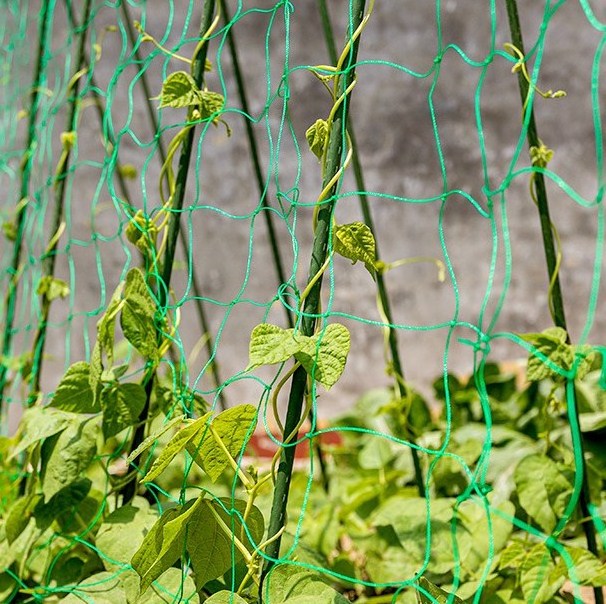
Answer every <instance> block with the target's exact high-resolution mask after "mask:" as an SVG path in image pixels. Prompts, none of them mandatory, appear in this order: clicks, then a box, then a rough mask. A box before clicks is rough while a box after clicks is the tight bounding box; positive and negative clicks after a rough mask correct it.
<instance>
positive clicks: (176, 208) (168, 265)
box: [122, 0, 219, 503]
mask: <svg viewBox="0 0 606 604" xmlns="http://www.w3.org/2000/svg"><path fill="white" fill-rule="evenodd" d="M214 13H215V0H206V1H205V3H204V8H203V10H202V20H201V27H200V42H199V43H198V45H197V47H196V49H195V51H194V55H193V59H192V60H191V72H192V74H191V76H189V75H188V74H186V73H185V72H177V73H179V74H185V75H180V76H177V78H176V79H175V77H174V76H175V74H173V79H172V80H170V81H169V87H168V89H166V87H165V85H164V86H163V90H162V93H163V95H165V94H166V95H167V97H168V98H164V96H163V99H162V100H163V102H164V101H167V102H166V103H165V104H171V103H172V104H173V105H174V104H175V103H176V104H177V106H183V107H188V118H192V119H193V120H194V121H189V120H188V123H187V124H186V126H185V127H184V129H183V131H182V132H181V133H179V134H177V135H176V137H175V139H173V142H172V143H171V146H170V148H169V151H168V153H167V159H166V163H165V168H163V170H161V177H160V194H161V196H162V189H163V187H162V182H163V180H164V178H166V180H167V183H168V186H169V197H168V198H167V199H166V201H165V205H166V206H167V207H166V209H167V211H169V214H168V216H167V220H168V231H167V234H166V236H165V238H164V240H163V243H162V246H161V249H162V250H163V251H164V254H163V262H162V271H161V275H158V277H159V283H158V291H157V297H158V307H159V309H161V310H162V309H164V308H165V307H166V304H167V301H168V292H169V291H170V281H171V275H172V270H173V263H174V259H175V252H176V246H177V239H178V236H179V230H180V216H181V209H182V207H183V201H184V199H185V189H186V185H187V177H188V172H189V164H190V159H191V154H192V148H193V141H194V131H195V125H196V121H195V120H201V119H205V118H206V119H212V120H213V121H214V120H215V119H218V118H217V115H216V112H217V106H216V105H214V104H213V103H214V101H216V98H215V97H212V98H211V101H212V102H211V104H210V105H209V104H208V103H205V99H206V98H207V97H206V96H204V93H203V92H202V91H204V71H205V69H206V66H207V59H206V55H207V51H208V39H209V36H210V35H211V33H212V31H213V30H214V29H215V27H216V26H217V23H218V20H219V16H218V15H217V16H216V17H213V15H214ZM169 78H170V76H169ZM173 80H174V81H173ZM173 84H175V85H173ZM195 112H197V113H195ZM205 112H206V113H205ZM177 144H178V145H180V148H181V153H180V157H179V166H178V171H177V175H176V178H175V179H174V181H173V180H172V167H171V163H172V156H173V154H174V153H175V152H176V147H177ZM158 253H159V254H160V253H161V252H160V251H159V252H158ZM158 337H159V338H160V337H162V334H161V332H158ZM154 379H155V376H154V374H152V375H150V376H149V377H148V379H147V381H146V384H145V393H146V402H145V406H144V408H143V410H142V412H141V415H140V419H141V422H140V424H139V426H138V427H137V429H136V431H135V435H134V437H133V442H132V446H131V450H136V449H137V447H138V446H139V445H140V444H141V443H142V442H143V438H144V435H145V428H146V423H147V419H148V417H147V416H148V414H149V409H150V401H151V397H152V392H153V385H154ZM134 461H135V464H136V463H137V460H134ZM135 493H136V476H133V478H132V479H131V480H130V481H129V482H127V483H126V485H125V486H124V487H123V489H122V496H123V500H124V502H125V503H126V502H129V501H131V500H132V498H133V497H134V496H135Z"/></svg>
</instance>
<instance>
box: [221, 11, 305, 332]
mask: <svg viewBox="0 0 606 604" xmlns="http://www.w3.org/2000/svg"><path fill="white" fill-rule="evenodd" d="M220 2H221V12H222V13H223V18H224V21H225V24H226V25H227V24H229V23H230V22H231V16H230V13H229V8H228V6H227V2H226V0H220ZM227 45H228V46H229V54H230V57H231V62H232V66H233V70H234V78H235V80H236V87H237V89H238V96H239V97H240V104H241V105H242V111H243V112H244V113H245V114H246V115H250V109H249V106H250V105H249V103H248V94H247V92H246V84H245V81H244V77H243V75H242V69H241V67H240V59H239V55H238V47H237V45H236V39H235V37H234V35H233V32H232V28H231V27H230V28H229V30H228V31H227ZM244 126H245V128H246V136H247V138H248V145H249V147H250V159H251V161H252V165H253V170H254V173H255V180H256V181H257V187H258V189H259V195H260V198H261V200H262V201H261V203H262V206H263V209H264V210H268V209H269V208H270V204H269V199H268V193H267V186H266V185H265V183H264V181H263V171H262V169H261V159H260V154H259V147H258V145H257V138H256V136H255V132H254V129H253V127H252V123H251V121H250V120H249V119H248V118H247V117H246V116H245V117H244ZM263 216H264V218H265V224H266V226H267V232H268V234H269V243H270V246H271V252H272V258H273V261H274V268H275V271H276V277H277V278H278V284H279V285H282V284H284V283H286V271H285V270H284V266H283V264H282V254H281V252H280V246H279V244H278V236H277V234H276V229H275V226H274V222H273V217H272V213H271V212H270V211H264V212H263ZM284 312H285V314H286V322H287V323H288V326H289V327H293V326H294V322H293V318H292V314H291V312H290V311H289V310H288V307H286V306H284Z"/></svg>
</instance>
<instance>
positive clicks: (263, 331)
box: [246, 323, 306, 371]
mask: <svg viewBox="0 0 606 604" xmlns="http://www.w3.org/2000/svg"><path fill="white" fill-rule="evenodd" d="M305 340H306V337H305V336H303V335H297V336H295V334H294V330H293V329H282V327H278V326H277V325H272V324H271V323H261V324H259V325H257V326H256V327H255V328H254V329H253V330H252V333H251V334H250V344H249V349H248V358H249V362H248V367H247V368H246V371H250V370H251V369H254V368H255V367H260V366H261V365H273V364H275V363H283V362H284V361H287V360H288V359H290V357H292V356H294V354H295V353H296V352H299V351H300V350H301V348H302V347H303V345H304V342H305Z"/></svg>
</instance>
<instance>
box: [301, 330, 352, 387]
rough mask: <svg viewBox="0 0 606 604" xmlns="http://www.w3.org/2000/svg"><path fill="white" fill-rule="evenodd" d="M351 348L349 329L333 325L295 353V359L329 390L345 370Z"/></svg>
mask: <svg viewBox="0 0 606 604" xmlns="http://www.w3.org/2000/svg"><path fill="white" fill-rule="evenodd" d="M349 346H350V338H349V331H348V330H347V327H345V325H341V324H340V323H332V324H330V325H329V326H328V327H327V328H326V329H325V330H324V331H322V332H319V333H317V334H315V335H314V336H312V337H311V338H308V339H307V341H305V346H304V348H303V349H302V350H300V351H298V352H296V353H295V358H296V359H297V361H299V362H300V363H301V365H303V367H305V371H307V373H308V374H309V375H313V377H314V379H315V380H316V381H318V382H320V383H321V384H323V385H324V386H325V387H326V389H329V388H331V387H332V386H334V385H335V384H336V382H337V381H338V380H339V378H340V377H341V374H342V373H343V370H344V369H345V363H346V362H347V355H348V354H349Z"/></svg>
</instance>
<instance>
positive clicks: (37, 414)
mask: <svg viewBox="0 0 606 604" xmlns="http://www.w3.org/2000/svg"><path fill="white" fill-rule="evenodd" d="M77 417H78V416H77V415H75V414H73V413H67V412H65V411H62V410H60V409H54V408H53V407H32V408H31V409H26V410H25V412H24V413H23V417H22V418H21V425H20V427H19V441H18V443H17V446H16V447H15V448H14V449H13V452H12V453H11V456H10V458H9V459H11V458H13V457H16V456H17V455H19V453H22V452H23V451H25V450H26V449H28V448H29V447H30V446H31V445H33V444H34V443H36V442H38V441H41V440H44V439H45V438H49V437H50V436H53V435H54V434H57V433H58V432H61V431H62V430H64V429H65V428H66V427H67V426H68V425H69V424H70V423H71V422H73V421H74V420H76V419H77Z"/></svg>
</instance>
